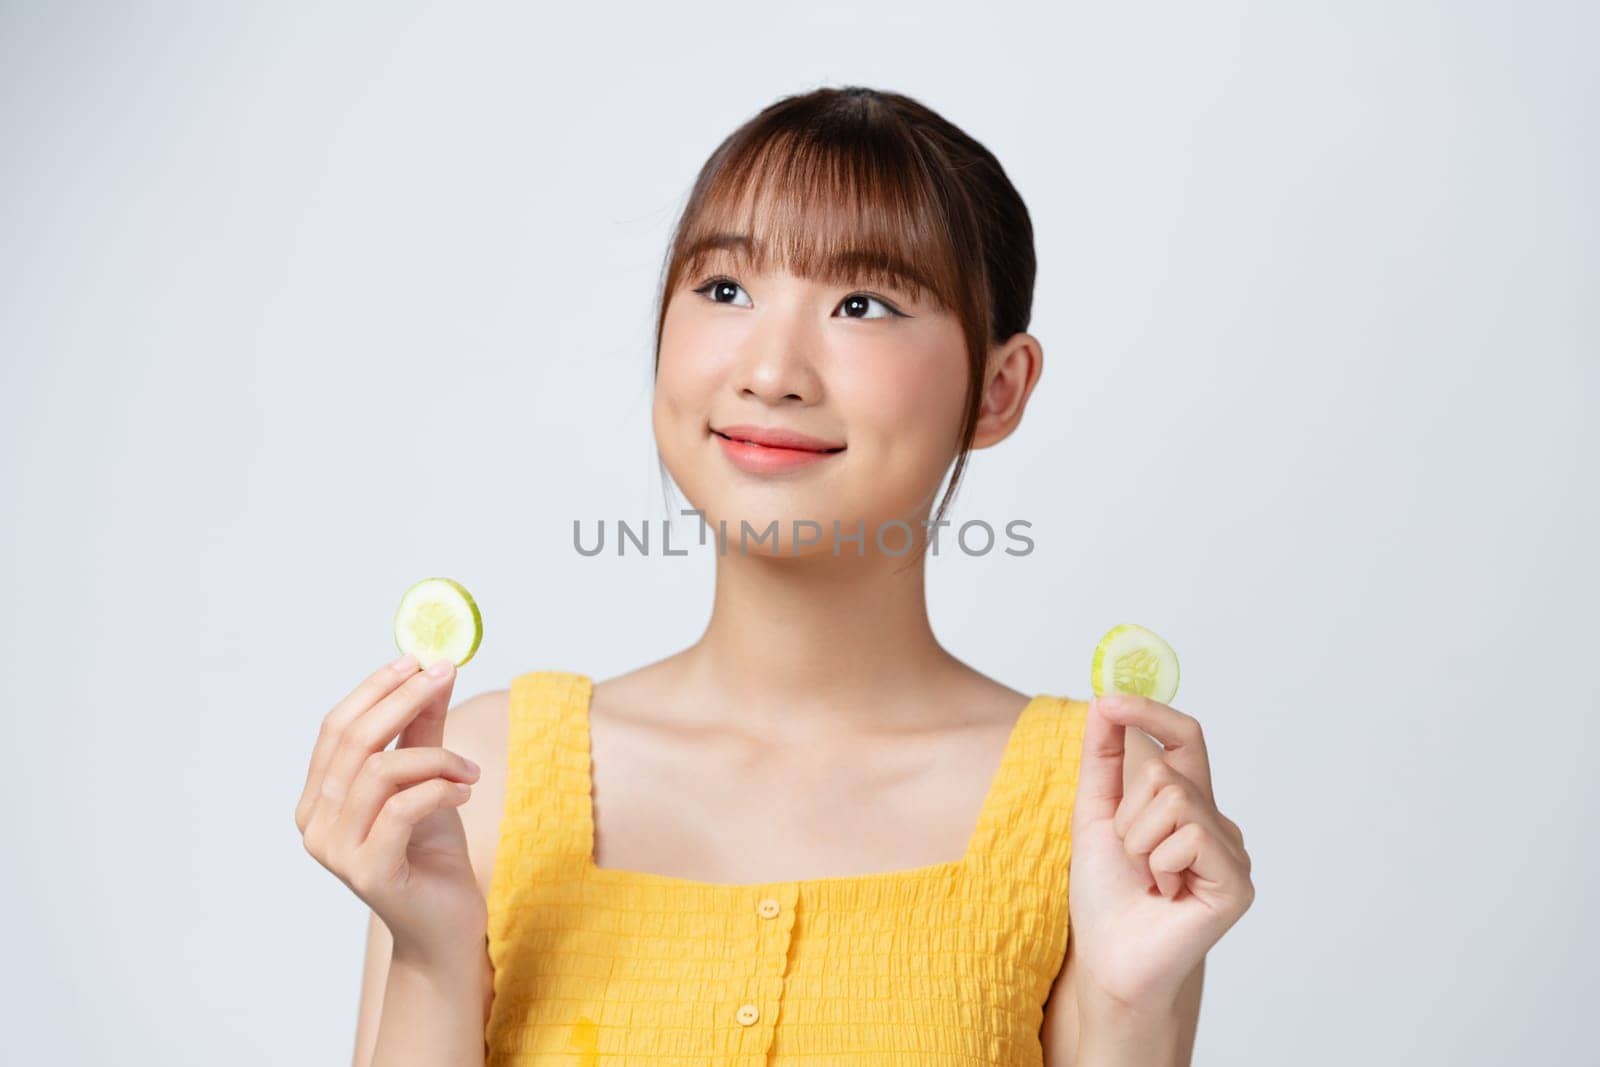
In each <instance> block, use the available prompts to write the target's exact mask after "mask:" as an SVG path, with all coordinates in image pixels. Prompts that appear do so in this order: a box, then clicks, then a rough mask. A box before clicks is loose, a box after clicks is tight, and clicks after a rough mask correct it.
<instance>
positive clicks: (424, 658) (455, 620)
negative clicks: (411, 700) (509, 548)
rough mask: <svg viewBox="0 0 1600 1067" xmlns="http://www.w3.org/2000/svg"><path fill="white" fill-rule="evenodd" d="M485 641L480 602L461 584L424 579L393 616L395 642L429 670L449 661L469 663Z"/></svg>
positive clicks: (408, 593)
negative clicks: (439, 662) (439, 663)
mask: <svg viewBox="0 0 1600 1067" xmlns="http://www.w3.org/2000/svg"><path fill="white" fill-rule="evenodd" d="M482 640H483V617H482V616H481V615H479V614H478V604H477V601H475V600H473V599H472V594H471V593H469V592H467V590H466V587H465V586H463V585H462V584H461V583H460V582H457V581H454V580H452V579H450V578H424V579H422V581H420V582H417V583H416V584H415V585H413V586H412V587H411V588H410V589H407V590H406V591H405V595H404V596H402V597H401V598H400V607H399V609H398V610H396V611H395V613H394V643H395V645H396V646H398V647H399V649H400V651H401V652H402V653H404V652H409V653H411V654H412V655H413V656H415V657H417V663H419V664H420V665H421V666H422V669H423V670H427V669H428V668H429V667H431V666H432V665H433V664H435V663H437V662H438V661H439V660H442V659H447V660H449V661H450V662H451V663H454V664H455V665H456V666H457V667H460V666H462V665H463V664H465V663H466V662H467V661H468V660H470V659H471V658H472V656H473V654H474V653H475V652H477V651H478V642H480V641H482Z"/></svg>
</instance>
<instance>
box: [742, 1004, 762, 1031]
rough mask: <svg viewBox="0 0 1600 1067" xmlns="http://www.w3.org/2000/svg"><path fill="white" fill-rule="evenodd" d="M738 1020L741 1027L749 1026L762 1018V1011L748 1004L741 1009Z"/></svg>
mask: <svg viewBox="0 0 1600 1067" xmlns="http://www.w3.org/2000/svg"><path fill="white" fill-rule="evenodd" d="M737 1018H738V1020H739V1025H740V1026H749V1025H750V1024H751V1023H753V1022H755V1021H756V1020H757V1019H759V1018H761V1009H760V1008H757V1007H756V1006H755V1005H754V1004H746V1005H744V1006H743V1007H741V1008H740V1009H739V1014H738V1016H737Z"/></svg>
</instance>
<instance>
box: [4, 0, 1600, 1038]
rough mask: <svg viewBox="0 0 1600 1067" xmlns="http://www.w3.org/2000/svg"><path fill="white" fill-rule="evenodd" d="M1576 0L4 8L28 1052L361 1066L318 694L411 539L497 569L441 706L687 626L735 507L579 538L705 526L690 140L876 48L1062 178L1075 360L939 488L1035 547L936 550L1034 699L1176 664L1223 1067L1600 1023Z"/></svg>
mask: <svg viewBox="0 0 1600 1067" xmlns="http://www.w3.org/2000/svg"><path fill="white" fill-rule="evenodd" d="M1581 6H1583V5H1579V4H1576V3H1572V4H1558V3H1527V2H1525V3H1517V4H1512V3H1509V2H1505V3H1497V4H1487V3H1449V4H1447V3H1393V2H1388V3H1376V2H1359V3H1352V2H1341V3H1333V2H1329V3H1323V4H1305V3H1297V4H1286V3H1277V4H1265V3H1242V2H1223V3H1212V4H1158V5H1151V4H1139V5H1101V4H1096V5H1088V4H1070V5H1066V4H1043V3H1040V4H1004V3H991V4H985V5H981V6H974V5H938V4H932V5H930V4H928V3H916V4H912V3H904V4H860V3H853V4H837V3H808V4H804V5H799V6H796V5H781V6H772V5H758V4H750V5H734V6H729V5H715V4H714V5H705V4H694V5H690V4H681V5H680V4H674V5H658V4H648V5H647V4H643V3H641V4H638V5H635V6H626V7H622V8H617V7H614V6H611V5H603V4H593V5H565V6H562V7H558V6H554V5H539V6H538V7H535V5H531V4H530V5H526V6H525V7H524V6H505V7H487V6H475V5H473V6H469V5H462V4H449V5H445V4H440V5H438V6H436V7H431V8H430V7H419V6H411V5H400V4H371V5H353V4H340V5H311V4H272V5H259V6H247V5H243V4H237V3H235V4H229V5H210V4H198V3H195V4H158V5H148V4H145V5H134V4H105V5H84V4H66V3H33V4H15V3H13V4H7V5H5V6H4V7H3V8H0V93H3V95H0V145H3V146H4V148H3V151H4V155H3V159H4V164H3V173H0V181H3V183H4V184H3V188H0V194H3V195H0V352H3V357H4V363H3V366H4V372H3V373H4V377H3V381H0V473H3V478H4V483H3V489H4V500H5V510H6V512H7V513H8V518H7V519H6V521H5V524H4V528H3V538H4V543H3V544H0V550H3V558H4V560H5V561H6V562H5V569H4V579H3V580H4V589H3V591H0V593H3V597H4V601H5V604H6V607H7V611H6V612H5V624H4V625H5V630H4V632H3V633H0V656H3V670H4V678H5V688H6V692H5V704H4V722H5V726H6V737H5V741H6V750H7V751H8V752H9V759H8V761H7V762H8V766H7V768H6V772H5V774H4V775H3V777H0V780H3V782H4V785H3V788H4V790H5V793H6V809H7V818H6V819H5V820H4V830H3V834H4V837H3V840H0V850H3V851H0V855H3V860H0V865H3V867H4V874H3V876H0V896H3V900H0V902H3V904H4V909H3V913H4V920H3V921H4V923H5V927H4V929H3V930H0V935H3V943H4V956H5V957H6V959H7V962H6V964H5V966H4V967H3V968H0V983H3V986H0V1003H4V1005H5V1008H4V1012H5V1015H6V1020H5V1033H4V1044H5V1046H6V1048H7V1050H8V1055H7V1058H8V1059H9V1060H11V1061H12V1062H16V1063H73V1064H76V1063H90V1062H100V1061H115V1062H118V1063H152V1064H154V1063H160V1064H165V1065H171V1064H215V1063H230V1064H290V1063H294V1064H313V1063H315V1064H337V1063H344V1062H347V1059H348V1056H349V1050H350V1043H351V1040H352V1034H353V1029H354V1022H355V1007H356V997H357V979H358V971H359V966H360V954H361V945H362V937H363V933H364V926H365V918H366V910H365V906H364V905H363V904H362V903H361V902H360V901H359V900H358V899H357V898H356V897H355V896H353V895H352V894H351V893H350V892H349V891H348V890H347V889H346V888H345V887H344V886H343V885H342V884H341V883H339V882H338V881H337V880H336V879H335V878H334V877H333V876H332V875H330V874H329V873H328V872H327V871H325V870H324V869H322V868H321V867H320V866H318V865H317V864H316V863H315V862H314V861H313V860H312V859H311V858H310V857H309V856H307V855H306V854H305V852H304V851H303V849H302V846H301V843H300V839H299V836H298V834H297V832H296V831H295V828H294V826H293V820H292V813H293V808H294V803H295V800H296V798H297V796H298V792H299V790H300V788H301V784H302V781H303V778H304V775H305V765H306V761H307V758H308V756H309V753H310V749H311V744H312V741H313V738H314V734H315V731H316V727H317V724H318V722H319V720H320V718H321V716H322V715H323V714H324V713H325V712H326V710H327V708H328V707H329V706H330V705H331V704H332V703H333V702H334V701H335V700H336V699H337V698H338V697H340V696H342V695H343V694H344V693H345V692H346V691H347V690H348V689H349V688H350V687H351V686H352V685H354V684H355V682H356V681H357V680H359V678H360V677H361V676H362V675H364V674H365V673H366V672H367V671H369V670H371V669H372V668H374V667H375V666H377V665H378V664H380V663H382V662H384V661H386V660H387V659H388V658H390V657H391V656H392V655H393V645H392V641H391V637H390V618H391V614H392V612H393V609H394V606H395V603H396V602H397V600H398V597H399V594H400V592H401V591H402V590H403V589H404V588H405V587H406V586H407V585H408V584H409V583H410V582H411V581H413V580H415V579H417V578H420V577H423V576H426V575H430V574H447V575H451V576H453V577H456V578H458V579H460V580H461V581H463V582H464V583H465V584H466V585H467V587H468V588H469V589H471V590H472V591H473V592H474V593H475V594H476V595H477V597H478V599H479V603H480V605H481V607H482V610H483V615H484V620H485V627H486V633H485V637H484V642H483V646H482V648H481V650H480V651H479V653H478V655H477V657H476V659H475V660H473V661H472V662H471V663H470V664H469V665H468V666H467V667H466V668H465V669H464V670H463V672H462V676H461V678H460V680H459V681H458V683H457V687H456V695H457V699H458V700H460V699H464V698H465V697H467V696H469V695H471V694H473V693H476V692H480V691H483V690H486V689H498V688H502V687H504V686H505V685H506V684H507V683H508V681H509V680H510V678H511V677H512V676H513V675H515V674H517V673H521V672H523V671H527V670H533V669H542V668H555V669H563V670H576V671H582V672H585V673H588V674H590V675H591V676H593V677H596V678H604V677H609V676H612V675H615V674H618V673H621V672H623V671H625V670H629V669H632V668H633V667H636V666H638V665H640V664H642V663H644V662H647V661H649V660H653V659H656V658H658V657H660V656H663V655H666V654H668V653H670V652H672V651H675V650H677V649H679V648H681V647H682V646H683V645H685V644H686V643H688V642H690V641H692V640H693V639H694V638H695V637H696V636H697V635H698V633H699V631H700V627H701V626H702V625H703V623H704V621H705V616H706V611H707V608H708V604H709V596H710V592H711V582H710V579H711V574H712V564H713V559H712V556H711V555H710V551H709V549H701V550H696V551H694V552H693V553H692V554H691V555H690V556H688V557H685V558H672V559H668V558H664V557H661V556H660V555H659V554H658V555H655V556H652V557H650V558H637V557H630V558H626V559H618V558H616V557H615V556H607V557H601V558H596V559H586V558H583V557H580V556H578V555H577V553H575V552H574V551H573V549H572V545H571V524H572V521H573V519H574V518H580V519H583V520H584V521H585V522H586V523H590V524H592V523H594V522H596V521H597V520H598V519H600V518H602V517H603V518H606V519H607V520H608V521H612V522H614V521H615V520H617V519H621V518H626V519H629V520H632V521H635V522H639V521H643V520H645V519H651V520H656V519H659V518H660V516H661V515H662V514H663V511H664V504H663V496H662V489H661V483H660V480H659V476H658V473H657V468H656V458H655V453H654V449H653V440H652V437H651V431H650V423H649V402H650V356H651V347H650V346H651V340H652V329H653V318H652V315H653V310H654V300H655V289H654V286H655V284H656V281H657V273H658V271H659V269H660V266H661V262H662V257H663V255H664V253H665V249H666V240H667V235H668V233H669V227H670V226H671V225H672V223H673V221H674V219H675V217H676V213H677V211H678V209H679V208H680V207H681V204H682V200H683V198H684V196H685V195H686V194H687V192H688V188H689V184H690V182H691V181H692V179H693V176H694V174H695V172H696V170H697V169H698V168H699V166H700V165H701V163H702V162H703V161H704V159H705V157H706V155H707V154H708V153H709V152H710V151H711V149H712V148H713V147H714V146H715V145H716V143H717V142H718V141H720V140H721V139H722V137H724V136H725V135H726V134H727V133H728V132H730V131H731V130H732V129H733V128H734V127H735V126H737V125H738V124H739V123H741V122H743V121H744V120H745V119H746V118H748V117H749V116H750V115H752V114H753V113H754V112H755V111H757V110H758V109H760V108H761V107H763V106H765V105H766V104H768V103H770V102H771V101H773V100H774V99H776V98H777V97H779V96H781V95H785V94H788V93H793V92H802V91H805V90H807V89H810V88H815V87H817V86H820V85H844V84H851V83H859V84H865V85H869V86H874V87H878V88H885V89H893V90H897V91H900V92H904V93H907V94H909V95H911V96H914V97H916V98H918V99H919V100H921V101H923V102H924V103H926V104H928V105H929V106H931V107H933V108H934V109H936V110H938V111H940V112H941V113H943V114H944V115H945V116H946V117H948V118H949V119H951V120H952V121H954V122H955V123H957V124H958V125H961V126H962V127H964V128H965V129H966V130H967V131H968V132H970V133H971V134H972V135H973V136H975V137H976V138H977V139H978V140H980V141H982V142H983V143H984V144H985V145H987V146H988V147H989V148H990V149H991V150H993V151H994V152H995V154H996V155H997V156H998V157H999V159H1000V160H1001V162H1002V163H1003V164H1004V166H1005V167H1006V169H1007V171H1008V173H1009V174H1010V176H1011V178H1012V180H1013V181H1014V183H1015V184H1016V186H1017V187H1018V189H1019V190H1020V192H1021V193H1022V195H1023V197H1024V199H1025V200H1026V201H1027V204H1028V206H1029V209H1030V211H1031V212H1032V217H1033V220H1034V224H1035V227H1036V231H1037V232H1036V239H1037V249H1038V255H1039V261H1040V270H1039V277H1038V286H1037V290H1036V294H1035V317H1034V321H1033V322H1032V324H1031V327H1030V332H1032V333H1034V334H1035V335H1036V336H1038V337H1039V338H1041V340H1042V342H1043V345H1044V350H1045V372H1044V375H1043V378H1042V380H1041V383H1040V385H1039V388H1038V390H1037V391H1036V393H1035V395H1034V398H1033V401H1032V404H1031V406H1030V408H1029V410H1028V414H1027V416H1026V419H1025V420H1024V422H1023V424H1022V426H1021V427H1020V429H1019V430H1018V432H1017V433H1016V434H1015V435H1014V436H1013V437H1012V438H1011V439H1010V440H1008V441H1007V442H1005V443H1004V444H1003V445H1002V446H1000V447H998V448H996V449H993V450H991V451H987V452H981V453H978V454H977V455H976V456H974V457H973V461H972V462H971V464H970V466H969V469H968V475H967V480H966V481H965V483H964V486H963V489H962V491H961V494H960V495H959V496H958V498H957V504H956V509H955V511H954V513H953V514H952V518H953V519H955V520H956V521H958V522H959V521H963V520H964V519H967V518H973V517H982V518H985V519H989V520H991V521H993V520H995V519H997V518H999V519H1002V520H1003V519H1009V518H1014V517H1021V518H1025V519H1027V520H1029V521H1030V522H1032V523H1033V530H1032V536H1033V537H1034V538H1035V541H1036V544H1037V548H1036V550H1035V552H1034V553H1033V554H1032V555H1031V556H1028V557H1025V558H1020V559H1019V558H1014V557H1010V556H1007V555H1004V554H1003V553H999V552H996V553H993V554H991V555H989V556H987V557H982V558H977V557H963V556H961V555H960V554H959V553H957V554H951V553H941V556H940V558H938V559H936V560H934V561H932V562H931V564H930V598H931V610H932V613H933V617H934V623H935V628H936V630H937V632H938V633H939V635H940V636H941V638H942V639H943V640H944V641H945V642H946V643H947V644H948V645H949V647H951V649H952V650H953V651H955V652H956V653H957V654H958V655H960V656H961V657H963V658H964V659H966V660H968V661H969V662H971V663H973V664H974V665H975V666H977V667H978V668H979V669H981V670H984V671H985V672H986V673H989V674H991V675H993V676H994V677H996V678H998V679H1000V680H1001V681H1004V682H1006V683H1007V684H1010V685H1012V686H1015V687H1017V688H1019V689H1023V690H1027V691H1030V692H1050V693H1058V694H1067V695H1070V696H1074V697H1080V698H1082V697H1086V696H1087V695H1089V688H1088V685H1089V680H1088V666H1089V654H1090V651H1091V649H1092V648H1093V646H1094V644H1095V641H1096V640H1097V639H1098V637H1099V636H1100V635H1101V634H1102V633H1103V632H1104V631H1105V630H1106V629H1108V628H1109V627H1110V626H1112V625H1114V624H1116V623H1119V622H1124V621H1136V622H1140V623H1143V624H1145V625H1148V626H1150V627H1152V628H1154V629H1155V630H1157V631H1158V632H1160V633H1161V634H1163V635H1164V636H1166V637H1167V638H1168V639H1170V640H1171V641H1172V643H1173V644H1174V646H1175V647H1176V648H1177V650H1178V652H1179V654H1180V656H1181V658H1182V665H1183V681H1182V687H1181V690H1180V693H1179V695H1178V697H1177V698H1176V699H1175V701H1174V703H1175V704H1176V705H1177V706H1178V707H1180V708H1181V709H1183V710H1185V711H1188V712H1190V713H1192V714H1194V715H1196V716H1198V717H1199V718H1200V719H1201V721H1202V723H1203V724H1204V725H1205V727H1206V729H1207V731H1208V738H1209V740H1210V745H1211V751H1212V760H1213V770H1214V775H1215V780H1216V789H1217V799H1218V803H1219V804H1220V805H1221V807H1222V810H1223V811H1224V812H1225V813H1227V814H1229V815H1230V816H1231V817H1233V818H1234V819H1235V820H1236V821H1237V822H1238V823H1239V824H1240V825H1241V826H1242V827H1243V828H1244V830H1245V833H1246V837H1247V841H1248V844H1249V847H1250V851H1251V854H1252V857H1253V859H1254V863H1255V869H1254V878H1255V881H1256V886H1257V893H1258V896H1257V900H1256V903H1255V906H1254V907H1253V908H1252V909H1251V910H1250V911H1249V912H1248V913H1247V914H1246V915H1245V917H1244V918H1243V919H1242V920H1241V921H1240V923H1239V924H1238V925H1237V926H1236V927H1235V928H1234V929H1233V930H1232V931H1231V932H1230V933H1229V934H1228V935H1227V936H1226V937H1224V939H1223V940H1222V942H1221V943H1219V944H1218V946H1217V947H1216V948H1215V949H1214V950H1213V951H1212V953H1211V955H1210V965H1209V968H1208V973H1207V980H1206V993H1205V1004H1204V1008H1203V1012H1202V1015H1201V1021H1200V1030H1199V1038H1198V1043H1197V1050H1196V1054H1195V1059H1194V1062H1195V1063H1196V1064H1197V1065H1202V1067H1223V1065H1235V1064H1263V1065H1269V1064H1270V1065H1279V1064H1285V1063H1294V1064H1301V1065H1312V1064H1329V1065H1334V1064H1339V1065H1343V1064H1349V1063H1394V1064H1451V1065H1457V1064H1502V1063H1510V1062H1522V1063H1541V1062H1548V1063H1556V1062H1575V1061H1576V1060H1578V1059H1581V1058H1583V1057H1584V1056H1585V1055H1587V1054H1588V1053H1587V1052H1586V1049H1587V1047H1588V1043H1589V1038H1588V1036H1587V1034H1586V1032H1585V1030H1586V1024H1587V1022H1588V1020H1589V1017H1590V1013H1591V1009H1592V996H1593V992H1594V981H1593V980H1594V964H1593V960H1594V958H1595V956H1596V953H1597V951H1600V943H1597V936H1596V920H1595V917H1594V911H1593V908H1592V905H1591V904H1590V901H1591V900H1592V898H1593V895H1594V893H1595V887H1596V885H1597V883H1600V863H1597V860H1596V852H1595V849H1594V847H1593V839H1594V833H1593V817H1594V814H1595V811H1596V799H1597V797H1596V787H1595V785H1594V776H1595V755H1594V752H1595V748H1594V743H1595V741H1596V735H1595V728H1594V720H1595V716H1596V714H1597V713H1600V707H1597V698H1596V695H1595V691H1594V688H1593V685H1592V678H1593V658H1594V654H1595V653H1594V647H1593V646H1594V643H1595V638H1596V632H1595V626H1594V623H1593V614H1592V612H1593V605H1594V602H1595V597H1596V592H1597V584H1600V583H1597V581H1596V578H1597V575H1596V565H1595V561H1594V547H1595V544H1596V540H1597V533H1600V530H1597V527H1600V523H1597V521H1596V519H1597V515H1596V512H1597V506H1596V502H1595V485H1596V477H1595V458H1596V456H1600V441H1597V433H1596V429H1595V424H1594V416H1593V413H1592V412H1593V406H1594V401H1595V394H1594V389H1595V384H1596V382H1595V378H1596V342H1597V340H1600V331H1597V328H1596V313H1595V283H1596V273H1597V272H1596V253H1595V246H1596V237H1597V234H1596V228H1595V224H1594V221H1595V220H1594V196H1593V189H1594V188H1595V187H1596V186H1597V185H1600V175H1597V173H1596V170H1597V168H1596V154H1595V143H1594V131H1595V130H1596V129H1597V128H1600V126H1597V123H1596V115H1595V107H1594V104H1595V101H1596V99H1600V92H1597V89H1600V87H1597V85H1596V78H1595V75H1594V73H1593V72H1594V66H1593V64H1592V62H1591V60H1592V55H1591V56H1589V57H1588V58H1587V59H1584V60H1581V61H1580V49H1583V48H1586V47H1588V45H1592V42H1593V40H1594V32H1595V30H1596V26H1595V21H1596V20H1595V17H1594V15H1593V10H1592V8H1591V9H1590V10H1589V11H1586V12H1580V10H1579V8H1580V7H1581ZM1590 50H1591V51H1592V49H1590ZM1580 64H1581V65H1580ZM1584 189H1589V190H1590V193H1587V194H1585V193H1584V192H1583V190H1584ZM675 503H676V501H675ZM680 525H681V529H680V531H679V534H680V536H679V537H678V543H679V544H684V543H686V542H687V541H688V537H687V536H686V534H687V532H688V530H689V529H690V527H689V526H687V525H686V524H680ZM591 528H592V527H591ZM656 533H657V534H659V530H657V531H656Z"/></svg>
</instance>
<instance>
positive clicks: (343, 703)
mask: <svg viewBox="0 0 1600 1067" xmlns="http://www.w3.org/2000/svg"><path fill="white" fill-rule="evenodd" d="M416 671H417V659H416V657H415V656H413V655H411V654H410V653H407V654H406V655H404V656H401V657H400V658H399V659H397V660H395V661H394V662H393V663H387V664H385V665H383V666H382V667H379V668H378V669H377V670H375V671H373V672H372V673H371V674H369V675H367V677H366V678H365V679H364V680H363V681H362V682H361V684H360V685H357V686H356V687H355V688H354V689H352V690H351V691H350V692H349V693H348V694H347V695H346V696H345V697H344V698H343V699H342V700H340V701H339V702H338V703H337V704H335V705H334V706H333V708H332V710H330V711H329V712H328V714H327V715H325V716H323V718H322V728H321V730H320V731H318V733H317V742H316V745H315V746H314V747H313V748H312V750H311V765H310V767H309V768H308V769H307V770H306V784H305V788H303V789H302V790H301V791H300V800H299V802H298V803H296V804H295V809H294V823H295V826H297V827H299V829H300V831H301V832H302V833H304V832H305V828H306V823H307V822H308V821H309V820H310V818H311V808H312V806H313V805H314V804H315V803H316V798H317V794H318V793H319V792H320V791H321V788H322V776H323V775H324V774H326V773H327V771H328V762H329V761H330V760H331V759H333V753H334V751H335V750H336V749H337V748H338V747H339V738H340V735H341V734H342V733H343V731H344V728H345V727H346V726H347V725H348V724H349V723H350V722H351V721H353V720H354V719H355V718H356V717H357V716H359V715H360V714H361V713H362V712H364V711H366V710H367V709H368V708H370V707H372V705H374V704H376V703H377V702H378V701H379V700H381V699H383V698H384V697H386V696H388V695H389V694H390V693H392V692H394V690H395V689H396V688H397V687H398V686H399V685H400V684H401V683H402V682H404V681H405V680H406V679H407V678H409V677H411V676H412V675H413V674H415V673H416Z"/></svg>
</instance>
